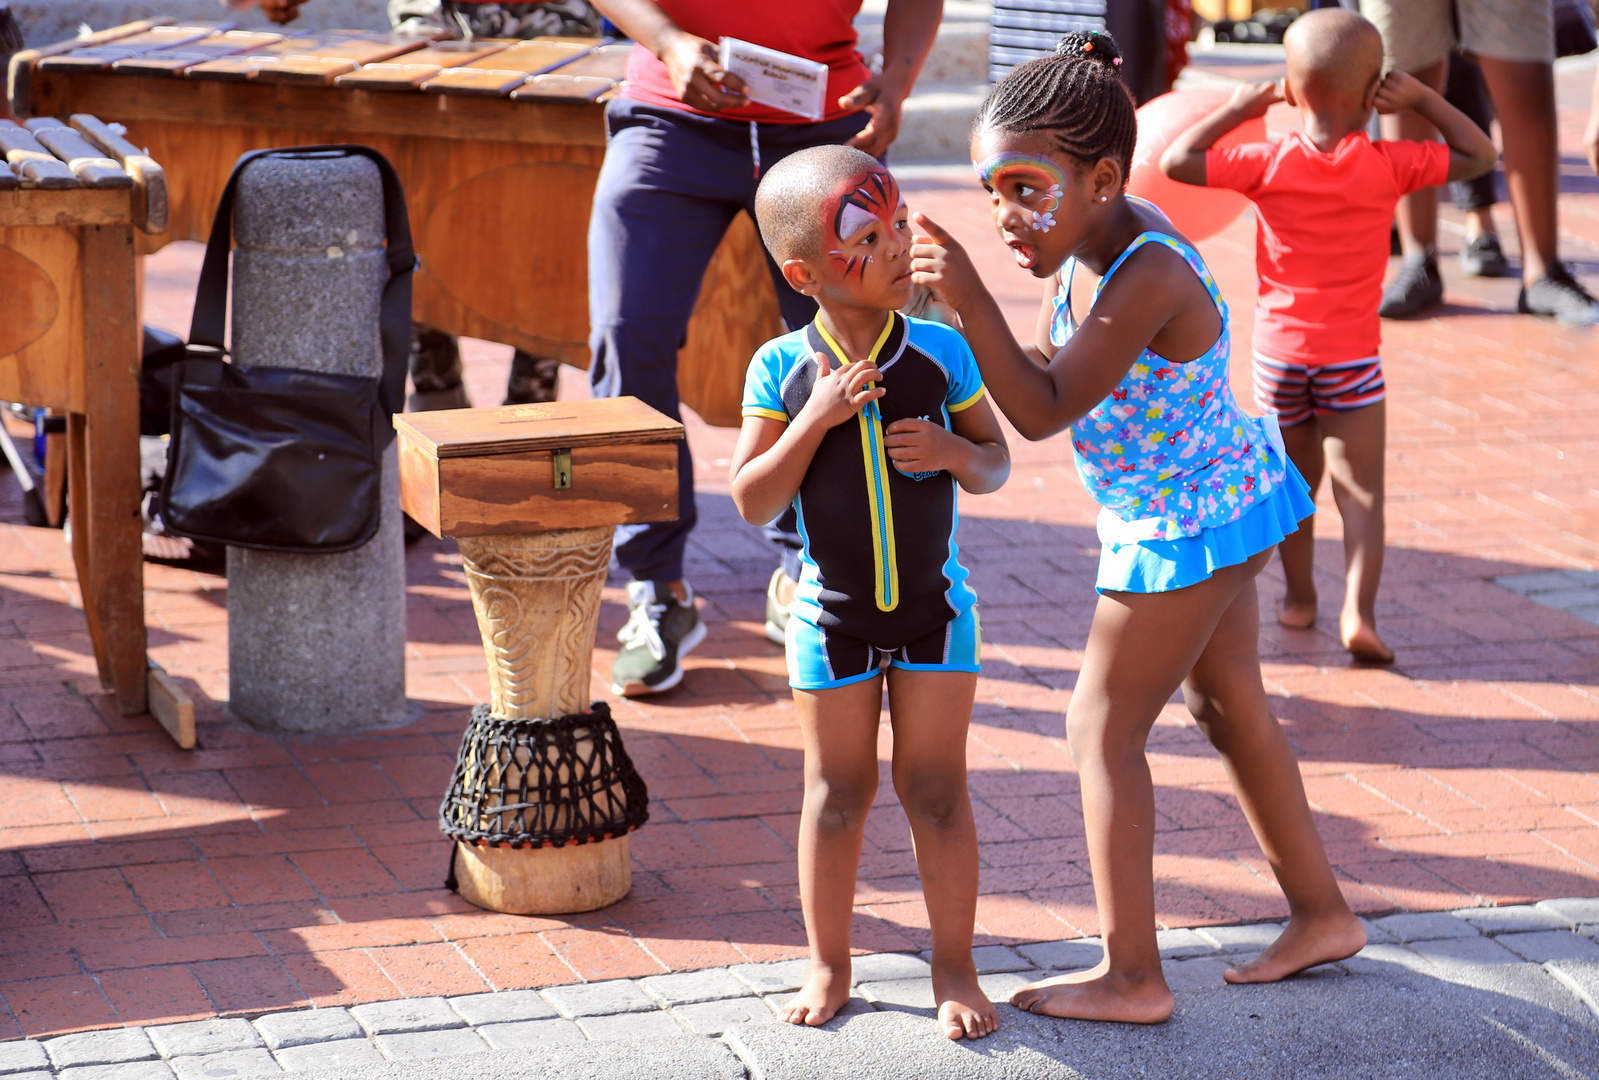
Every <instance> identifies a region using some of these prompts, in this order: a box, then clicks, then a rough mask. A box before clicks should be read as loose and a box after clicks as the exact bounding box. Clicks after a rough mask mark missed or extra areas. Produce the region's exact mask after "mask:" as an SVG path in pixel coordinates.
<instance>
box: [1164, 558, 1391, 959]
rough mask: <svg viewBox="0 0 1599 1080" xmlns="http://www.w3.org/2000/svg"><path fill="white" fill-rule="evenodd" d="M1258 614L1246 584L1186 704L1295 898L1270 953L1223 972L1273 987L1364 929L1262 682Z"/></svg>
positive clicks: (1338, 953)
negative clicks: (1326, 846) (1339, 877)
mask: <svg viewBox="0 0 1599 1080" xmlns="http://www.w3.org/2000/svg"><path fill="white" fill-rule="evenodd" d="M1259 640H1260V611H1259V607H1258V601H1257V599H1256V597H1255V583H1254V582H1253V581H1251V582H1249V583H1247V584H1246V585H1245V586H1244V588H1243V589H1242V590H1240V591H1239V593H1238V594H1237V597H1236V599H1234V600H1233V602H1232V605H1231V606H1230V607H1229V608H1228V609H1227V612H1226V614H1224V615H1223V616H1222V617H1221V621H1220V622H1219V623H1218V624H1217V626H1216V630H1215V633H1213V634H1212V635H1211V638H1210V644H1208V645H1207V646H1206V647H1205V652H1204V655H1202V656H1201V657H1200V658H1199V662H1198V663H1197V664H1195V665H1194V670H1193V673H1192V674H1190V675H1189V676H1188V679H1187V680H1186V681H1185V682H1184V683H1183V698H1184V700H1185V701H1186V702H1187V703H1188V709H1189V711H1190V712H1191V713H1193V716H1194V719H1195V720H1196V721H1198V723H1199V726H1200V729H1201V730H1202V731H1204V733H1205V737H1206V738H1208V739H1209V740H1210V742H1211V745H1212V746H1214V747H1215V748H1216V749H1217V750H1218V751H1219V752H1220V753H1221V756H1222V763H1223V764H1224V765H1225V766H1226V768H1227V775H1228V778H1229V779H1231V780H1232V783H1233V790H1234V791H1235V792H1237V794H1238V803H1239V805H1240V806H1242V807H1243V810H1244V816H1245V817H1247V818H1248V819H1249V827H1250V828H1251V829H1253V830H1254V832H1255V839H1256V841H1258V842H1259V844H1260V849H1261V851H1262V852H1263V853H1264V854H1265V856H1266V861H1267V862H1268V863H1270V864H1271V868H1272V873H1274V874H1275V875H1276V877H1277V882H1278V884H1279V885H1281V886H1282V890H1283V893H1284V895H1286V896H1287V898H1288V912H1289V919H1288V928H1287V929H1286V930H1284V931H1283V933H1282V936H1281V937H1279V938H1278V939H1277V940H1276V941H1275V942H1273V943H1272V944H1271V945H1270V946H1269V947H1268V948H1267V949H1266V951H1265V952H1263V953H1261V954H1260V955H1259V956H1257V957H1256V958H1255V959H1253V960H1251V961H1250V962H1249V963H1247V964H1241V965H1239V966H1238V967H1236V968H1233V969H1231V970H1229V971H1227V972H1226V973H1225V976H1224V977H1225V978H1226V979H1227V981H1228V982H1232V983H1246V982H1274V981H1276V980H1277V979H1281V978H1283V977H1284V976H1286V975H1292V974H1293V973H1294V972H1296V971H1301V970H1303V969H1305V968H1307V967H1314V966H1315V965H1317V964H1325V963H1327V962H1329V961H1332V960H1341V959H1343V958H1344V957H1346V956H1352V955H1353V954H1355V953H1356V952H1359V951H1360V949H1361V948H1362V947H1363V946H1364V945H1365V944H1366V930H1365V927H1363V926H1361V925H1360V920H1359V919H1357V918H1356V917H1355V915H1354V913H1353V912H1351V911H1350V910H1349V905H1348V904H1347V903H1346V902H1345V901H1344V897H1343V894H1342V893H1341V892H1340V891H1339V889H1338V882H1337V880H1336V879H1335V878H1334V877H1333V872H1332V867H1331V865H1329V864H1328V862H1327V853H1326V851H1325V849H1323V847H1322V843H1321V837H1320V835H1318V834H1317V832H1316V823H1315V821H1314V820H1313V819H1312V818H1311V816H1310V806H1309V804H1308V803H1307V802H1306V801H1305V786H1304V783H1303V781H1302V780H1301V779H1300V776H1299V763H1298V762H1297V761H1296V760H1295V758H1294V751H1293V748H1292V747H1291V746H1289V745H1288V738H1287V736H1286V735H1284V734H1283V730H1282V727H1281V726H1280V725H1279V724H1278V723H1277V720H1276V719H1275V718H1274V717H1273V716H1272V714H1271V705H1270V703H1269V702H1267V700H1266V691H1265V688H1264V687H1263V686H1262V685H1261V681H1260V654H1259V644H1258V643H1259Z"/></svg>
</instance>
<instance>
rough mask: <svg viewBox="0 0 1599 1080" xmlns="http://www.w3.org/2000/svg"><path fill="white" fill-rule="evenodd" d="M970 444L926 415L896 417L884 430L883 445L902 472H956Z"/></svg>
mask: <svg viewBox="0 0 1599 1080" xmlns="http://www.w3.org/2000/svg"><path fill="white" fill-rule="evenodd" d="M971 445H972V444H971V443H969V442H967V441H966V440H965V439H963V438H961V437H960V436H959V435H956V434H955V433H954V432H952V431H950V430H949V429H947V428H946V427H944V425H943V424H935V423H934V422H933V421H931V420H929V419H927V418H926V417H919V418H917V419H907V420H895V421H894V422H893V423H892V424H889V425H888V426H887V427H885V428H884V429H883V448H884V449H885V450H887V451H888V458H889V460H890V461H892V462H893V463H894V467H895V468H896V469H898V470H899V471H900V472H902V473H934V472H940V471H945V472H957V471H959V470H960V468H961V467H962V466H963V465H964V464H965V462H966V457H967V453H968V452H969V451H970V450H971Z"/></svg>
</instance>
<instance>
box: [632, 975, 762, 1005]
mask: <svg viewBox="0 0 1599 1080" xmlns="http://www.w3.org/2000/svg"><path fill="white" fill-rule="evenodd" d="M638 985H639V988H640V989H641V990H643V991H644V992H645V993H646V994H648V995H650V997H652V998H654V999H655V1000H656V1001H659V1002H660V1003H661V1004H662V1005H692V1004H694V1003H695V1002H699V1001H723V1000H725V999H727V998H740V997H748V996H750V995H751V994H753V993H755V991H754V990H751V989H750V986H749V984H748V983H746V982H745V981H744V980H743V979H740V978H739V977H738V976H736V975H734V974H733V973H732V972H730V971H728V970H727V969H726V968H711V969H710V970H708V971H684V972H680V973H678V974H676V975H651V976H650V977H649V978H647V979H640V980H639V981H638Z"/></svg>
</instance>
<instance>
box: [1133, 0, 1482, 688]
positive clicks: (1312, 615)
mask: <svg viewBox="0 0 1599 1080" xmlns="http://www.w3.org/2000/svg"><path fill="white" fill-rule="evenodd" d="M1283 44H1284V46H1285V47H1286V51H1287V58H1288V77H1287V79H1286V80H1284V82H1283V85H1282V86H1281V87H1279V86H1278V84H1276V83H1260V84H1258V85H1255V86H1241V87H1239V88H1238V89H1237V90H1236V91H1235V92H1234V93H1233V96H1232V100H1231V101H1229V102H1228V103H1227V104H1226V105H1223V106H1222V107H1221V108H1219V109H1217V110H1216V111H1215V112H1214V113H1212V114H1211V115H1210V116H1208V117H1206V118H1205V119H1204V120H1201V121H1200V122H1199V123H1197V124H1195V125H1194V126H1193V127H1191V128H1189V129H1188V130H1187V131H1185V132H1183V133H1182V134H1181V135H1179V136H1178V137H1177V138H1176V139H1175V140H1173V141H1172V143H1171V145H1170V146H1168V147H1167V148H1166V150H1165V152H1164V153H1163V154H1162V155H1161V159H1160V167H1161V170H1162V171H1163V172H1165V173H1166V175H1167V176H1170V177H1171V178H1172V179H1174V180H1179V181H1182V182H1183V183H1186V184H1195V185H1199V186H1206V185H1208V186H1210V187H1222V188H1231V189H1232V190H1234V191H1238V192H1241V193H1242V194H1244V195H1246V196H1248V197H1249V198H1250V199H1251V200H1252V201H1253V202H1254V204H1255V210H1256V221H1257V231H1256V250H1255V264H1256V271H1257V273H1258V274H1259V277H1260V299H1259V309H1258V312H1257V314H1256V317H1255V333H1254V353H1255V357H1254V372H1255V380H1254V381H1255V402H1256V404H1257V405H1259V406H1260V408H1261V409H1262V411H1265V412H1270V413H1276V414H1277V419H1278V422H1279V423H1280V424H1281V426H1282V434H1283V441H1284V443H1285V444H1286V445H1287V448H1288V456H1289V457H1290V458H1291V459H1292V460H1293V462H1294V464H1295V465H1296V466H1298V468H1299V471H1300V472H1301V473H1302V474H1304V476H1305V478H1306V479H1307V480H1309V481H1310V484H1311V486H1312V488H1315V487H1319V486H1320V485H1321V477H1322V473H1323V472H1327V473H1329V474H1331V476H1332V488H1333V497H1334V498H1335V499H1336V500H1337V503H1338V513H1339V516H1340V517H1342V518H1343V523H1344V567H1345V583H1344V603H1343V611H1342V613H1341V614H1340V616H1339V620H1338V622H1339V636H1340V638H1341V639H1342V641H1343V644H1344V648H1346V649H1348V650H1349V651H1350V653H1352V654H1353V655H1354V656H1355V657H1356V658H1357V659H1360V660H1366V661H1373V662H1377V663H1389V662H1391V661H1392V660H1393V658H1394V654H1393V651H1392V650H1391V649H1389V648H1388V646H1387V645H1386V644H1384V643H1383V640H1382V638H1381V637H1380V636H1378V633H1377V615H1376V607H1377V583H1378V581H1379V579H1380V578H1381V576H1382V561H1383V456H1384V452H1385V449H1386V434H1385V431H1386V407H1385V405H1384V403H1383V402H1384V398H1385V397H1386V396H1387V389H1386V384H1385V382H1384V380H1383V372H1382V359H1381V358H1380V357H1379V356H1378V347H1379V344H1380V342H1381V336H1382V333H1381V325H1380V320H1379V319H1378V316H1377V309H1378V306H1379V305H1380V304H1381V302H1382V279H1383V273H1384V271H1385V270H1386V269H1387V266H1388V251H1389V239H1388V230H1389V225H1390V224H1391V222H1392V221H1393V216H1394V207H1395V205H1396V204H1397V203H1398V202H1399V199H1400V198H1401V196H1404V195H1406V194H1408V193H1409V192H1412V191H1415V190H1417V189H1418V188H1425V187H1432V186H1434V185H1436V184H1441V183H1443V182H1444V181H1445V180H1467V179H1470V178H1472V177H1474V176H1480V175H1481V174H1482V173H1484V172H1487V171H1488V170H1489V169H1491V168H1493V165H1494V161H1495V158H1496V156H1497V155H1496V154H1495V152H1494V146H1493V143H1492V142H1491V141H1490V140H1489V138H1488V136H1487V135H1485V134H1483V132H1482V130H1481V129H1480V128H1478V127H1477V125H1476V124H1475V123H1473V122H1472V121H1471V120H1470V118H1468V117H1467V116H1466V115H1465V114H1464V113H1462V112H1460V110H1458V109H1456V108H1455V107H1454V106H1452V105H1450V104H1449V103H1448V102H1446V101H1444V99H1443V98H1442V97H1441V96H1439V95H1438V94H1437V93H1435V92H1434V91H1433V90H1431V89H1429V88H1428V87H1427V86H1425V85H1424V84H1422V83H1421V82H1418V81H1417V80H1416V79H1414V78H1412V77H1411V76H1409V75H1406V74H1405V73H1404V72H1402V71H1390V72H1389V73H1388V74H1387V75H1386V76H1384V75H1383V73H1382V58H1383V53H1382V36H1381V35H1380V34H1379V33H1378V32H1377V28H1376V27H1375V26H1373V25H1372V24H1371V23H1369V22H1367V21H1366V20H1365V19H1363V18H1361V17H1360V16H1359V15H1357V14H1355V13H1354V12H1352V11H1345V10H1342V9H1339V8H1324V9H1322V10H1320V11H1313V12H1310V13H1309V14H1307V15H1304V16H1301V17H1300V18H1298V19H1296V20H1295V21H1294V23H1293V25H1292V26H1291V27H1289V29H1288V34H1287V36H1286V38H1285V39H1284V41H1283ZM1279 101H1286V102H1288V104H1290V105H1293V106H1294V107H1296V108H1297V109H1298V110H1299V115H1300V118H1301V120H1302V121H1303V123H1304V131H1303V132H1295V133H1293V134H1291V135H1289V136H1288V137H1287V138H1285V139H1283V140H1281V141H1280V142H1257V143H1245V144H1242V145H1239V146H1232V147H1228V148H1226V149H1223V150H1216V149H1212V147H1214V146H1215V144H1216V142H1217V141H1218V140H1219V139H1220V138H1221V137H1222V136H1224V135H1226V134H1227V133H1228V132H1229V131H1231V130H1233V129H1234V128H1236V127H1237V126H1238V125H1239V124H1242V123H1243V122H1244V121H1246V120H1251V119H1254V118H1256V117H1259V116H1264V115H1265V114H1266V110H1267V109H1268V108H1270V107H1271V106H1272V105H1274V104H1276V103H1277V102H1279ZM1374 107H1375V108H1376V110H1377V111H1378V112H1380V113H1385V114H1387V113H1396V112H1401V111H1403V110H1405V109H1414V110H1415V111H1416V112H1418V113H1420V114H1421V115H1422V116H1424V117H1425V118H1426V119H1428V120H1430V121H1431V122H1432V123H1433V124H1434V125H1435V126H1436V127H1437V128H1438V130H1439V131H1441V132H1442V133H1443V137H1444V140H1445V142H1444V143H1436V142H1415V141H1387V140H1384V141H1380V142H1372V141H1371V140H1370V139H1368V138H1367V137H1366V123H1367V121H1368V120H1369V119H1370V118H1371V110H1372V109H1373V108H1374ZM1314 524H1315V519H1314V517H1312V518H1308V519H1306V521H1305V522H1304V523H1303V525H1302V527H1301V528H1300V530H1299V531H1298V532H1296V533H1294V534H1293V535H1292V536H1290V537H1288V538H1286V539H1284V540H1283V543H1282V548H1281V554H1282V561H1283V576H1284V577H1285V578H1286V579H1287V583H1288V588H1287V592H1286V595H1285V596H1284V597H1283V602H1282V609H1281V611H1280V613H1279V615H1278V621H1280V622H1281V623H1282V624H1283V625H1284V626H1289V627H1298V628H1303V627H1308V626H1310V625H1312V624H1313V623H1314V622H1315V621H1316V583H1315V575H1314V569H1315V568H1314V562H1315V536H1314V533H1313V530H1314Z"/></svg>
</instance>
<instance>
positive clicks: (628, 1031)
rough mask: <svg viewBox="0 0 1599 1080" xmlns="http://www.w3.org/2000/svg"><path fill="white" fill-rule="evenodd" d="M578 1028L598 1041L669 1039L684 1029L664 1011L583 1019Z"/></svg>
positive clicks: (681, 1032) (580, 1020)
mask: <svg viewBox="0 0 1599 1080" xmlns="http://www.w3.org/2000/svg"><path fill="white" fill-rule="evenodd" d="M577 1026H578V1027H580V1028H582V1029H583V1034H585V1035H587V1036H588V1037H589V1038H591V1039H594V1040H596V1041H603V1040H609V1039H669V1038H673V1037H674V1036H678V1035H682V1034H683V1029H682V1028H681V1027H680V1026H678V1023H677V1021H676V1020H673V1019H672V1017H671V1016H670V1015H669V1014H667V1013H666V1012H665V1011H664V1010H661V1009H657V1010H655V1011H654V1012H649V1013H613V1014H612V1015H609V1016H585V1017H581V1018H580V1019H579V1020H578V1022H577Z"/></svg>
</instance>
